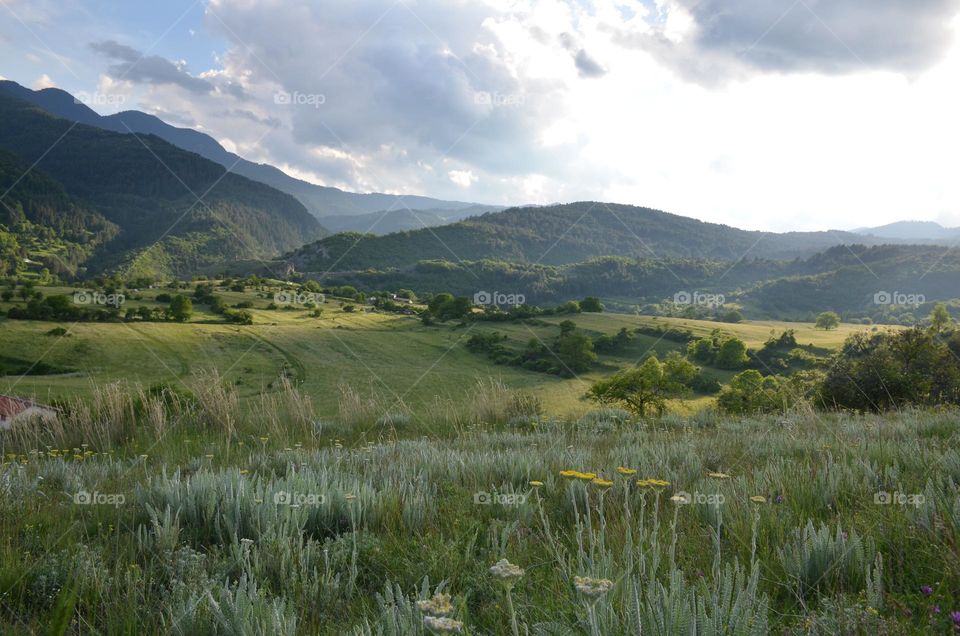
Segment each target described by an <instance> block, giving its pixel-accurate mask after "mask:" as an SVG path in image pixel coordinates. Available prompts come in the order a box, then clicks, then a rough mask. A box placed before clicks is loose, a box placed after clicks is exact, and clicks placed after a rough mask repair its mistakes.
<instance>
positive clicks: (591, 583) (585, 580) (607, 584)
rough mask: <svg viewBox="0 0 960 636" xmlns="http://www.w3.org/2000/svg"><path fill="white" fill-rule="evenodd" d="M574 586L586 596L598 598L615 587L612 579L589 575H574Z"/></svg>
mask: <svg viewBox="0 0 960 636" xmlns="http://www.w3.org/2000/svg"><path fill="white" fill-rule="evenodd" d="M573 586H574V587H575V588H577V591H578V592H580V593H581V594H583V595H584V596H589V597H592V598H597V597H600V596H603V595H604V594H606V593H607V592H609V591H610V590H612V589H613V581H611V580H610V579H591V578H590V577H588V576H575V577H573Z"/></svg>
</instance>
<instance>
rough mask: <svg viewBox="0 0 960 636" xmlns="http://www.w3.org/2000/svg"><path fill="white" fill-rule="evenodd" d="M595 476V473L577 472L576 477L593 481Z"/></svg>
mask: <svg viewBox="0 0 960 636" xmlns="http://www.w3.org/2000/svg"><path fill="white" fill-rule="evenodd" d="M596 478H597V474H596V473H577V479H582V480H584V481H593V480H594V479H596Z"/></svg>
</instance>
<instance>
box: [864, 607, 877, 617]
mask: <svg viewBox="0 0 960 636" xmlns="http://www.w3.org/2000/svg"><path fill="white" fill-rule="evenodd" d="M867 613H868V614H873V615H874V616H880V612H878V611H877V609H876V608H875V607H868V608H867Z"/></svg>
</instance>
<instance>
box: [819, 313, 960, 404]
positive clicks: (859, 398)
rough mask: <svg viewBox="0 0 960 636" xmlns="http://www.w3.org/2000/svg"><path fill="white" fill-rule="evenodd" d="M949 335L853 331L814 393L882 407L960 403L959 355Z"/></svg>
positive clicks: (833, 400)
mask: <svg viewBox="0 0 960 636" xmlns="http://www.w3.org/2000/svg"><path fill="white" fill-rule="evenodd" d="M957 344H958V343H955V342H954V340H951V341H949V342H947V343H943V342H940V340H939V339H938V338H936V336H935V334H934V333H933V332H932V331H930V330H926V329H921V328H919V327H915V328H913V329H906V330H904V331H901V332H897V333H874V334H868V333H858V334H854V335H853V336H851V337H849V338H848V339H847V340H846V342H844V344H843V347H842V348H841V350H840V351H839V352H838V353H837V354H836V357H835V358H834V361H833V362H832V363H831V364H830V369H829V371H828V372H827V374H826V378H825V379H824V381H823V383H822V385H821V388H820V393H821V396H822V399H823V401H824V402H825V403H826V404H827V405H829V406H831V407H833V408H845V409H856V410H869V411H886V410H888V409H895V408H903V407H905V406H910V405H915V406H937V405H944V404H958V403H960V360H958V358H957V357H956V355H957V354H956V352H955V351H954V347H955V346H957Z"/></svg>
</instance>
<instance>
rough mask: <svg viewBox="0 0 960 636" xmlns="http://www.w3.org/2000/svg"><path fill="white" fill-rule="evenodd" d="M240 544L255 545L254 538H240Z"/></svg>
mask: <svg viewBox="0 0 960 636" xmlns="http://www.w3.org/2000/svg"><path fill="white" fill-rule="evenodd" d="M240 545H253V539H240Z"/></svg>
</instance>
